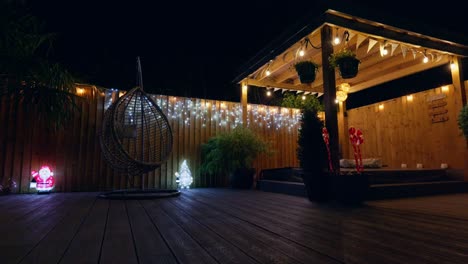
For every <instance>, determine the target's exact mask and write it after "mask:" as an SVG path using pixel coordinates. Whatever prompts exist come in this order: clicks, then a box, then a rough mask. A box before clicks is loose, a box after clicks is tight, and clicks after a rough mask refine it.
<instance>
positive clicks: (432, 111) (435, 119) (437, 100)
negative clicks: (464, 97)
mask: <svg viewBox="0 0 468 264" xmlns="http://www.w3.org/2000/svg"><path fill="white" fill-rule="evenodd" d="M446 99H447V95H446V94H444V93H440V94H436V95H432V96H429V97H428V98H427V103H428V109H429V116H430V117H431V122H432V123H439V122H445V121H447V120H448V119H449V118H448V109H447V108H446V105H447V100H446Z"/></svg>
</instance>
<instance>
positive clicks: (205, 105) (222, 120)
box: [104, 86, 305, 131]
mask: <svg viewBox="0 0 468 264" xmlns="http://www.w3.org/2000/svg"><path fill="white" fill-rule="evenodd" d="M243 87H244V86H243ZM245 87H247V86H245ZM107 94H110V95H112V91H106V95H107ZM150 97H151V99H152V100H153V101H155V102H156V104H157V105H158V106H159V107H160V108H161V110H162V111H163V113H164V114H165V115H166V116H167V118H168V119H169V120H173V122H177V120H180V122H183V124H184V125H185V126H191V124H197V123H198V124H200V123H201V128H206V127H207V125H208V126H209V125H210V123H209V122H214V123H216V125H217V126H219V127H227V126H229V127H230V128H235V127H237V126H239V125H242V124H243V122H242V105H241V104H240V103H228V102H219V101H211V102H210V101H207V100H203V99H192V98H183V97H181V98H177V97H168V96H165V95H150ZM304 98H305V96H304ZM111 100H112V96H106V99H105V102H104V105H111V104H112V101H111ZM247 110H248V111H249V115H248V116H247V125H250V124H256V125H258V126H259V127H266V128H275V129H277V130H279V129H282V128H287V129H288V131H292V130H297V129H298V128H299V125H300V119H301V112H300V110H299V109H295V108H285V107H278V106H264V105H254V104H248V105H247ZM138 111H140V110H136V111H135V112H134V113H133V111H132V112H127V113H126V115H127V116H126V118H128V119H127V120H130V118H133V116H134V115H138V114H139V113H138ZM193 121H195V122H193ZM198 121H201V122H198Z"/></svg>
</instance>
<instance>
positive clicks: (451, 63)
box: [450, 61, 456, 70]
mask: <svg viewBox="0 0 468 264" xmlns="http://www.w3.org/2000/svg"><path fill="white" fill-rule="evenodd" d="M455 68H456V65H455V62H453V61H451V62H450V69H452V70H455Z"/></svg>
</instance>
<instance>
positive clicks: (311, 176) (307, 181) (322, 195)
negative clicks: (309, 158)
mask: <svg viewBox="0 0 468 264" xmlns="http://www.w3.org/2000/svg"><path fill="white" fill-rule="evenodd" d="M302 179H303V181H304V185H305V188H306V191H307V198H309V200H310V201H312V202H318V203H323V202H327V201H329V200H330V199H331V198H332V178H331V177H330V175H328V173H318V174H317V173H306V172H304V174H303V175H302Z"/></svg>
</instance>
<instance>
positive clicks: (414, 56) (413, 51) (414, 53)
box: [411, 50, 416, 59]
mask: <svg viewBox="0 0 468 264" xmlns="http://www.w3.org/2000/svg"><path fill="white" fill-rule="evenodd" d="M411 52H412V53H413V59H416V51H415V50H411Z"/></svg>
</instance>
